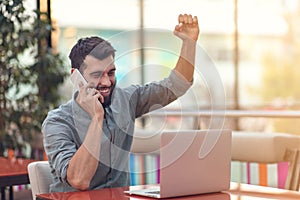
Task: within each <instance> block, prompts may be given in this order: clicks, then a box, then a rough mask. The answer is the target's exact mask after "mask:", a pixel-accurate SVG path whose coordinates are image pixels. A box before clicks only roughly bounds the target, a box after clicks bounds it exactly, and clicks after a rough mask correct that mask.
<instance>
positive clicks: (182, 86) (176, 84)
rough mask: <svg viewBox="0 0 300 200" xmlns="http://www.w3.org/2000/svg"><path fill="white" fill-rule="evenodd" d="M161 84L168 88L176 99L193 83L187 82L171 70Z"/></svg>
mask: <svg viewBox="0 0 300 200" xmlns="http://www.w3.org/2000/svg"><path fill="white" fill-rule="evenodd" d="M161 84H162V85H164V86H165V87H167V88H169V90H171V91H172V92H173V93H174V94H175V96H176V97H177V98H178V97H180V96H182V95H184V93H185V92H186V91H187V90H188V89H189V88H190V87H191V86H192V84H193V81H191V82H190V81H187V80H186V79H185V78H184V77H183V76H182V75H181V74H180V73H178V72H176V71H175V70H172V71H171V73H170V75H169V77H168V78H166V79H164V80H162V81H161Z"/></svg>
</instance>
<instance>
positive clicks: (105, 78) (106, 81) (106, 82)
mask: <svg viewBox="0 0 300 200" xmlns="http://www.w3.org/2000/svg"><path fill="white" fill-rule="evenodd" d="M99 84H100V85H102V86H110V85H111V83H110V79H109V76H108V75H107V74H103V75H102V76H101V78H100V79H99Z"/></svg>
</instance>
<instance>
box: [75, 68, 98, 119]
mask: <svg viewBox="0 0 300 200" xmlns="http://www.w3.org/2000/svg"><path fill="white" fill-rule="evenodd" d="M70 78H71V82H72V84H73V86H74V87H75V88H76V90H78V91H79V92H78V96H77V97H76V102H77V103H78V104H79V105H80V106H81V107H82V108H83V109H84V110H85V111H86V112H88V113H89V114H90V116H91V117H94V116H99V115H100V116H103V115H104V109H103V106H102V104H101V103H103V102H104V97H103V96H102V95H101V94H100V92H99V91H98V90H96V89H95V88H94V87H92V84H91V83H88V82H87V81H86V80H85V78H84V77H83V76H82V74H81V73H80V72H79V71H78V69H74V70H73V72H72V74H71V77H70Z"/></svg>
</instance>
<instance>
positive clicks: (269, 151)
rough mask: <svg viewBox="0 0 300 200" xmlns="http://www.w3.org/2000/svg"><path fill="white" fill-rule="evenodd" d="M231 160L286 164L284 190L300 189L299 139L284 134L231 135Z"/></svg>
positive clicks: (237, 133) (236, 133)
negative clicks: (286, 172)
mask: <svg viewBox="0 0 300 200" xmlns="http://www.w3.org/2000/svg"><path fill="white" fill-rule="evenodd" d="M232 134H233V135H232V160H233V161H240V162H254V163H264V164H272V163H279V162H288V163H289V165H288V174H287V178H286V182H285V189H288V190H296V191H298V190H299V187H300V137H299V136H296V135H291V134H285V133H263V132H237V131H234V132H233V133H232Z"/></svg>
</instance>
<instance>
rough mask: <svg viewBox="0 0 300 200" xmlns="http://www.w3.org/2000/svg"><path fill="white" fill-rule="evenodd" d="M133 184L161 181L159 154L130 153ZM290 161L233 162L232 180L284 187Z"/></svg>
mask: <svg viewBox="0 0 300 200" xmlns="http://www.w3.org/2000/svg"><path fill="white" fill-rule="evenodd" d="M130 170H131V172H130V176H131V185H140V184H155V183H159V182H160V177H159V155H142V154H131V155H130ZM287 171H288V163H278V164H258V163H246V162H235V161H233V162H231V181H234V182H241V183H248V184H254V185H262V186H270V187H277V188H284V185H285V180H286V177H287Z"/></svg>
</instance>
